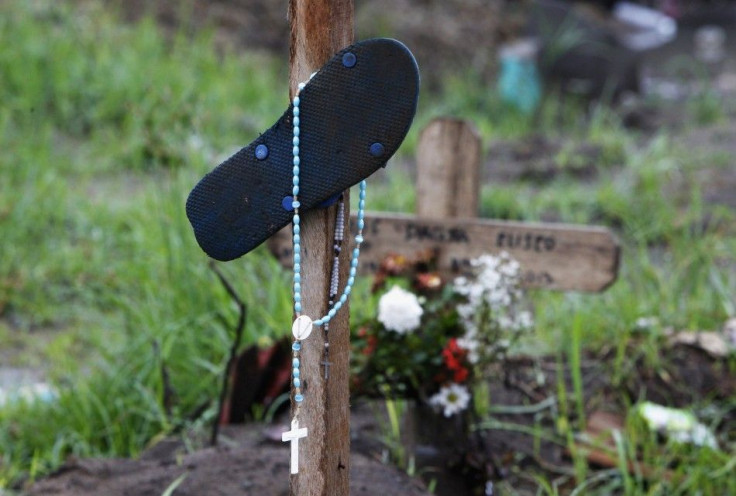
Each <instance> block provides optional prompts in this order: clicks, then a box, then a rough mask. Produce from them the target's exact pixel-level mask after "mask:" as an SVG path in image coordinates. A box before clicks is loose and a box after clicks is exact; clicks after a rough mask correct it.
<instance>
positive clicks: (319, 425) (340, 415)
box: [280, 0, 353, 496]
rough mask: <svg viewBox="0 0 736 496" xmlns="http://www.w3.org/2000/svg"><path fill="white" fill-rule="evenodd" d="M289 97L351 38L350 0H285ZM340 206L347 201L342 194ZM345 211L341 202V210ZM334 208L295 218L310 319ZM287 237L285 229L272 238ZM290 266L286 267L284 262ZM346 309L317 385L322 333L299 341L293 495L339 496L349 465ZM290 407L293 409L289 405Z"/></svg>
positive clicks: (320, 287) (321, 306)
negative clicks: (300, 431) (299, 430)
mask: <svg viewBox="0 0 736 496" xmlns="http://www.w3.org/2000/svg"><path fill="white" fill-rule="evenodd" d="M289 22H290V26H291V43H290V78H289V80H290V88H289V91H290V95H294V94H295V92H296V89H297V86H298V84H299V83H300V82H303V81H306V80H307V79H308V78H309V75H310V74H312V73H313V72H314V71H316V70H318V69H319V68H320V67H321V66H322V65H324V64H325V62H327V60H328V59H329V58H330V57H331V56H332V55H333V54H334V53H336V52H338V51H339V50H341V49H342V48H344V47H345V46H347V45H349V44H350V43H351V42H352V40H353V2H352V0H290V1H289ZM345 194H346V202H349V197H348V196H347V195H348V192H346V193H345ZM346 206H347V205H346ZM335 214H336V207H332V208H327V209H315V210H312V211H309V212H305V213H304V214H302V222H301V228H302V231H301V238H302V307H303V312H302V313H303V314H305V315H308V316H310V317H311V318H312V319H317V318H320V317H322V316H323V315H325V314H326V313H327V298H328V295H329V277H330V271H331V270H332V259H333V249H332V242H333V232H334V227H335ZM284 234H286V237H287V238H288V239H289V244H290V243H291V237H290V235H289V234H288V232H286V233H285V230H282V231H281V233H280V235H281V236H282V237H283V236H284ZM348 254H349V252H348V251H347V250H344V251H343V256H341V257H340V280H341V281H342V284H341V287H342V285H344V283H345V281H346V280H347V274H348V271H349V260H348ZM290 265H291V263H290ZM348 316H349V308H348V307H347V305H346V306H344V307H343V309H342V310H341V311H340V312H339V313H338V314H337V316H336V317H335V318H334V319H332V321H331V322H330V331H329V338H330V354H329V360H330V362H331V363H332V365H331V373H330V377H329V380H328V381H325V380H324V376H323V373H322V365H321V362H323V361H324V344H323V336H324V333H323V332H322V330H321V329H320V330H318V331H317V332H313V333H312V335H311V336H310V337H309V338H308V339H306V340H305V341H304V342H303V344H302V351H301V359H302V374H303V378H304V381H305V385H304V398H305V399H304V402H303V404H302V408H301V414H300V423H301V425H304V426H306V427H307V428H308V430H309V434H308V436H307V438H305V439H303V440H302V441H301V443H300V450H299V473H298V474H296V475H292V476H291V484H290V491H291V494H292V495H293V496H296V495H299V496H317V495H322V496H328V495H329V496H334V495H338V494H339V495H347V494H349V492H350V489H349V468H350V467H349V465H350V463H349V462H350V401H349V383H348V379H349V363H348V361H349V352H350V337H349V332H348V320H349V318H348ZM292 407H293V405H292Z"/></svg>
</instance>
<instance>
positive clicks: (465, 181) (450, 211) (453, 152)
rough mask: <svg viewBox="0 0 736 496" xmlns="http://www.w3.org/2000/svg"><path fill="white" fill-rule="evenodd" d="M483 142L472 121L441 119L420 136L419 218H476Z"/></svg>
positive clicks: (418, 172)
mask: <svg viewBox="0 0 736 496" xmlns="http://www.w3.org/2000/svg"><path fill="white" fill-rule="evenodd" d="M480 161H481V140H480V136H479V135H478V132H477V131H476V130H475V127H474V126H473V125H472V124H470V123H469V122H468V121H464V120H461V119H452V118H447V117H441V118H438V119H435V120H433V121H432V122H430V123H429V125H427V127H425V128H424V130H423V131H422V133H421V134H420V135H419V144H418V146H417V204H416V212H417V216H418V217H426V218H432V219H446V218H452V217H476V216H477V215H478V197H479V194H480Z"/></svg>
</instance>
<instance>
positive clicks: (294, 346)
mask: <svg viewBox="0 0 736 496" xmlns="http://www.w3.org/2000/svg"><path fill="white" fill-rule="evenodd" d="M291 349H292V350H294V351H299V350H301V349H302V345H301V343H299V342H298V341H294V342H293V343H292V344H291Z"/></svg>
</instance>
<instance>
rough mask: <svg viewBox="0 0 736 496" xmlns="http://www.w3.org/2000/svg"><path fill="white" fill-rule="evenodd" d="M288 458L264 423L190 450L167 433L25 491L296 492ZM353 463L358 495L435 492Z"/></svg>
mask: <svg viewBox="0 0 736 496" xmlns="http://www.w3.org/2000/svg"><path fill="white" fill-rule="evenodd" d="M288 462H289V449H288V446H287V445H286V444H285V443H282V442H280V441H272V440H269V436H267V435H266V434H265V433H264V427H263V425H256V424H251V425H248V426H244V427H237V428H235V427H232V426H231V427H227V428H225V429H224V432H223V436H222V440H221V442H220V446H219V447H216V448H206V449H202V450H199V451H195V452H192V453H186V449H185V447H184V445H183V443H182V442H180V441H175V440H166V441H162V442H161V443H159V444H157V445H156V446H154V447H153V448H151V449H150V450H149V451H147V452H146V453H145V454H144V455H143V456H141V457H140V459H137V460H129V459H85V460H70V461H69V462H67V463H66V464H65V465H64V466H63V467H62V468H61V469H59V470H58V471H57V472H56V473H55V474H54V475H52V476H50V477H48V478H46V479H44V480H42V481H41V482H39V483H38V484H36V485H34V486H33V487H32V488H31V489H30V490H29V492H27V493H26V494H27V495H28V496H99V495H105V496H161V494H163V493H164V492H165V491H166V489H167V488H169V487H171V486H172V485H174V484H176V482H177V481H179V480H180V481H181V482H180V484H179V485H178V486H177V487H176V491H175V492H174V493H173V494H176V495H177V496H203V495H207V496H218V495H223V496H225V495H227V496H233V495H253V496H280V495H288V494H289V465H288ZM350 463H351V467H350V493H351V494H357V495H360V494H363V495H375V494H380V495H381V496H423V495H428V494H430V493H429V492H428V491H426V490H425V489H423V487H422V486H421V485H420V483H419V482H418V481H417V480H414V479H411V478H410V477H409V476H407V475H406V474H404V473H402V472H400V471H398V470H397V469H395V468H393V467H391V466H389V465H384V464H382V463H380V462H379V461H376V460H375V459H372V458H369V457H368V456H365V455H361V454H356V453H353V456H352V458H351V460H350ZM180 478H181V479H180Z"/></svg>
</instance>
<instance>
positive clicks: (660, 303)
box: [0, 0, 736, 494]
mask: <svg viewBox="0 0 736 496" xmlns="http://www.w3.org/2000/svg"><path fill="white" fill-rule="evenodd" d="M0 41H3V42H4V44H5V45H6V46H12V49H8V50H3V51H0V101H2V102H3V104H2V105H0V178H1V180H0V237H1V241H0V359H2V360H3V363H2V365H6V366H8V365H12V366H15V367H34V368H36V367H38V368H41V369H43V370H44V371H45V372H46V373H47V375H48V377H49V379H50V380H51V381H52V382H53V383H54V385H55V386H56V387H57V388H58V390H59V397H58V400H56V401H55V402H52V403H48V404H42V403H33V404H24V403H16V404H12V405H9V406H6V407H3V408H0V453H2V455H0V489H2V488H4V487H5V488H7V487H12V486H14V485H17V484H18V483H20V482H22V481H24V480H26V479H33V478H35V477H38V476H41V475H43V474H45V473H48V471H49V470H52V469H53V468H55V467H57V466H58V465H59V464H60V463H62V462H63V460H64V459H65V457H66V456H68V455H69V454H76V455H79V456H100V455H101V456H128V455H135V454H137V453H139V452H141V451H142V450H143V449H145V447H146V446H148V445H149V444H150V443H151V442H152V441H154V440H156V439H159V438H160V437H162V436H165V435H167V434H169V433H174V432H178V431H181V430H183V429H187V428H189V427H195V428H196V427H197V426H200V425H202V423H204V422H206V421H208V420H211V418H212V417H213V415H214V403H213V401H214V398H215V397H216V393H217V381H218V379H219V377H220V374H221V373H222V370H223V367H224V364H225V360H226V355H227V350H228V347H229V345H230V339H231V336H230V331H231V328H232V325H233V323H234V321H235V319H236V308H235V307H234V306H233V304H232V302H231V301H230V300H229V298H228V296H227V294H226V292H225V291H224V290H223V289H222V288H221V287H220V285H219V283H218V282H217V280H216V278H215V277H214V275H213V274H212V273H211V271H210V270H209V269H208V268H207V258H206V256H205V255H204V254H203V253H202V252H201V251H200V249H199V248H198V247H197V246H196V243H195V242H194V239H193V236H192V234H191V231H190V228H189V225H188V223H187V221H186V218H185V216H184V208H183V207H184V201H185V198H186V195H187V193H188V191H189V190H190V189H191V187H192V186H193V184H195V182H196V181H197V180H198V178H199V177H201V175H202V174H204V173H205V172H206V171H208V170H210V169H211V167H212V166H213V165H214V164H216V163H217V162H218V160H219V159H221V158H222V157H224V156H226V155H227V154H228V153H229V152H231V151H233V150H234V149H236V148H237V147H239V146H242V145H244V144H246V143H248V142H250V141H251V140H252V139H253V138H254V137H255V136H257V134H258V133H259V132H262V131H263V130H264V129H266V128H267V127H268V126H269V125H270V123H271V122H273V120H274V119H275V118H276V117H277V116H278V115H280V113H281V112H282V111H283V109H284V108H285V106H286V104H287V87H286V81H287V78H286V74H287V67H286V61H284V60H275V59H270V58H267V57H265V56H261V55H259V56H256V55H253V54H250V53H234V52H231V51H227V50H224V51H223V50H216V49H215V46H214V42H213V37H212V33H211V32H210V31H207V30H205V31H197V32H196V33H194V34H192V33H189V32H187V33H186V34H185V33H183V32H179V33H173V34H170V35H168V36H166V35H164V34H163V33H162V32H161V31H160V29H159V28H158V27H157V26H156V25H155V24H154V23H153V22H152V21H150V20H146V21H143V22H141V23H138V24H134V25H129V24H124V23H121V22H120V21H119V19H118V17H117V16H116V14H115V13H114V12H112V13H111V12H110V11H109V10H108V9H103V8H102V6H101V5H100V4H97V3H94V2H85V3H84V6H83V7H71V6H69V5H66V4H63V5H62V4H59V3H54V4H53V5H52V4H50V3H48V2H26V1H21V0H9V1H6V2H3V3H1V4H0ZM490 91H491V90H489V89H488V88H487V87H484V86H483V85H482V84H481V82H480V81H478V80H477V79H474V78H473V77H458V78H457V79H454V80H451V81H449V82H448V84H447V86H446V88H445V90H444V92H442V93H440V94H434V95H430V94H423V95H422V97H421V101H420V111H419V115H418V117H417V122H416V125H415V126H414V127H413V129H412V131H411V132H410V135H409V137H408V139H407V142H406V144H405V145H404V146H403V147H402V149H401V150H400V152H399V154H398V157H397V159H395V160H396V161H397V162H401V163H404V162H409V161H410V159H411V157H413V156H414V152H415V149H416V142H417V136H418V131H419V130H420V129H421V127H422V126H423V125H424V124H426V123H427V122H428V121H429V120H430V119H431V118H432V117H434V116H437V115H443V114H448V113H450V114H452V115H455V116H459V117H465V118H470V119H472V120H473V121H474V122H475V123H476V125H477V126H478V129H479V131H480V133H481V135H482V136H483V138H484V143H485V145H486V148H487V151H488V152H489V153H492V151H493V150H492V149H491V148H489V143H490V142H491V141H492V140H494V139H508V138H514V137H520V136H527V135H529V134H531V133H542V134H544V135H545V136H552V137H562V136H564V137H565V139H567V140H569V141H568V142H567V143H568V144H567V145H566V146H564V147H563V149H562V150H561V151H560V152H559V154H558V155H557V156H556V157H555V160H556V161H557V162H558V163H559V164H560V166H561V167H562V169H565V168H567V169H574V168H576V167H579V165H580V164H579V157H577V156H576V155H575V149H576V148H575V147H576V145H578V144H580V143H588V144H593V145H596V146H598V147H599V148H600V150H601V156H600V163H599V164H598V165H597V169H596V173H597V180H596V181H591V182H588V181H585V182H583V181H578V180H575V179H574V178H572V177H571V176H570V175H568V174H565V173H562V174H560V175H559V177H557V178H555V179H554V180H553V181H551V182H550V183H549V184H544V185H540V184H534V183H531V182H523V181H522V182H517V183H513V184H504V185H494V184H491V185H484V186H483V191H482V202H481V203H482V205H481V211H482V214H483V215H484V216H489V217H496V218H509V219H525V220H539V219H543V218H549V217H552V218H556V219H559V220H561V221H564V222H578V223H596V224H604V225H608V226H610V227H612V228H614V229H615V230H616V232H617V235H618V236H619V238H620V240H621V242H622V245H623V250H624V251H623V253H624V257H623V263H622V267H621V273H620V276H619V280H618V282H617V283H616V284H615V285H614V286H613V287H611V288H610V289H609V290H608V291H607V292H605V293H603V294H597V295H581V294H560V293H551V292H541V291H539V292H534V293H533V294H532V298H533V301H534V306H535V309H536V321H537V332H536V334H535V336H534V339H533V342H527V343H522V346H524V347H526V348H527V349H533V350H535V351H536V352H545V353H560V356H562V355H564V354H566V355H567V360H568V363H571V364H573V365H574V364H576V363H577V364H578V365H579V360H580V356H579V354H580V353H582V350H584V349H586V350H587V349H593V350H595V349H600V348H603V347H606V346H613V348H614V349H617V350H619V351H618V355H617V358H616V360H614V363H613V364H612V367H614V368H615V372H616V374H618V375H619V376H622V375H624V374H626V373H627V370H628V368H627V364H628V360H629V359H630V357H627V356H626V345H627V343H628V342H629V339H630V338H631V335H632V329H633V328H634V324H635V322H636V320H637V319H638V318H639V317H642V316H652V315H653V316H657V317H658V319H659V321H660V323H661V326H662V327H669V326H671V327H674V328H676V329H715V328H717V327H719V326H720V325H721V324H722V323H723V321H724V320H725V319H726V318H727V317H728V316H734V314H735V313H736V309H735V308H734V301H736V271H735V270H734V256H733V253H736V238H735V237H734V235H733V228H732V226H733V223H734V212H733V211H730V210H728V209H724V208H714V207H711V206H708V205H706V204H704V202H703V201H702V200H701V196H702V192H701V186H700V185H699V184H698V183H697V181H696V178H697V175H696V172H697V170H698V168H699V167H701V165H702V163H703V157H702V156H701V155H699V152H695V151H692V150H688V149H687V148H685V147H684V146H681V145H679V144H678V143H677V141H676V140H675V139H673V138H672V137H671V136H670V135H668V134H666V133H662V134H661V135H659V136H657V137H655V138H653V139H649V140H646V141H645V144H644V145H642V142H643V140H642V139H641V137H639V136H636V135H634V134H632V133H630V132H628V131H626V130H625V129H623V127H622V126H621V124H620V123H619V122H618V120H617V118H616V117H615V115H614V114H613V113H611V112H610V111H608V110H605V109H604V108H601V109H599V110H596V111H594V112H593V113H592V114H591V115H590V116H589V117H588V118H585V119H583V118H581V117H580V115H581V113H580V111H579V110H580V108H578V107H576V106H575V105H568V104H563V103H560V102H557V101H555V100H553V99H549V100H548V101H546V102H545V104H544V106H543V107H542V108H541V110H540V111H539V112H538V114H537V115H534V116H525V115H522V114H519V113H516V112H513V111H511V110H509V109H508V108H506V107H504V105H503V104H502V103H500V102H499V101H498V100H497V99H496V98H494V97H492V96H489V93H490ZM712 98H713V96H712V95H707V97H703V99H702V100H696V101H694V102H692V104H691V105H692V110H691V111H692V112H693V113H694V114H695V116H696V117H697V118H698V119H700V120H702V121H703V122H712V121H713V120H718V119H720V118H721V117H722V116H721V115H720V114H719V113H718V112H717V108H718V107H717V105H714V103H713V101H712ZM716 159H717V160H720V162H724V160H725V159H724V157H723V156H718V157H716ZM411 177H412V176H411V171H410V170H407V168H401V167H396V170H393V169H392V167H389V168H388V169H387V170H386V172H382V173H381V177H379V178H376V180H375V181H372V189H371V191H369V205H370V207H371V208H372V209H378V210H380V209H386V210H397V211H411V210H413V205H414V190H413V186H412V184H411V181H412V180H411ZM683 185H684V186H683ZM704 217H709V218H711V219H712V220H716V221H718V222H711V223H710V224H709V225H707V226H706V225H704V224H703V223H702V219H703V218H704ZM723 226H731V227H730V228H728V227H726V228H724V227H723ZM222 269H223V270H224V271H225V272H226V273H227V275H228V277H229V278H230V279H231V280H232V281H233V284H234V285H235V287H236V289H237V290H238V291H239V292H240V294H241V295H242V296H243V299H244V300H245V301H246V302H247V303H248V305H249V310H250V311H249V318H248V325H247V329H246V336H245V340H244V345H248V344H252V343H256V342H262V341H267V340H269V339H273V338H275V337H277V336H279V335H282V334H283V333H284V332H285V329H288V321H289V318H290V292H289V284H288V282H287V279H288V277H287V275H286V274H285V273H284V272H283V271H282V270H281V269H280V268H279V267H278V266H277V264H276V263H275V261H274V260H273V259H272V258H271V257H270V256H269V255H268V254H267V252H266V250H265V249H259V250H257V251H256V252H254V253H253V254H251V255H249V256H247V257H245V258H243V259H241V260H238V261H236V262H232V263H229V264H223V265H222ZM362 288H363V289H359V290H358V291H356V293H358V295H360V294H365V293H366V292H367V289H366V288H367V284H363V285H362ZM353 306H354V312H355V313H356V314H357V315H361V314H366V313H367V312H368V311H369V309H368V306H367V305H361V299H360V298H356V299H355V300H354V302H353ZM571 316H575V318H574V319H573V318H571ZM658 344H659V341H657V339H655V338H652V340H651V341H650V342H649V343H648V344H647V345H646V347H645V348H644V350H643V352H644V353H647V354H648V356H649V357H650V359H651V360H652V362H656V359H657V356H658V350H657V346H658ZM163 370H165V371H166V372H167V373H168V375H169V377H170V380H171V387H172V389H173V391H174V392H175V394H174V396H173V397H168V396H166V395H165V394H164V382H163V373H162V371H163ZM581 390H582V388H581V387H580V386H579V384H576V385H575V388H574V390H573V391H561V392H560V394H561V395H562V394H564V395H571V396H572V397H574V402H573V403H571V405H572V408H570V410H569V411H567V412H566V413H565V415H564V417H565V418H564V420H565V422H566V425H568V428H569V429H573V426H575V427H578V426H579V425H578V424H576V422H581V421H582V420H581V419H580V417H581V415H582V414H581V413H580V412H581V410H582V407H583V404H584V400H585V399H584V398H582V397H581V395H582V392H581ZM733 406H734V405H733V404H732V405H731V406H730V408H733ZM724 408H725V407H724ZM200 409H203V411H204V413H202V414H201V415H199V416H195V415H194V412H196V411H198V410H200ZM567 417H569V418H567ZM394 434H396V433H394ZM545 435H551V436H556V435H557V433H552V434H549V433H547V434H545ZM625 438H626V439H625V440H624V441H622V443H623V444H622V445H621V450H620V457H621V459H622V463H625V461H626V459H627V457H632V456H633V455H632V453H634V452H641V451H642V450H643V451H644V452H647V449H648V450H649V452H651V453H652V455H651V456H652V458H651V459H650V460H647V463H649V464H650V465H653V466H666V464H667V463H668V462H669V461H670V459H668V458H667V456H663V455H661V454H657V453H655V451H656V450H654V449H653V448H652V447H651V446H650V444H651V440H649V439H647V438H646V436H645V434H644V433H642V432H641V431H640V430H637V428H636V426H635V425H633V424H632V426H631V427H630V429H627V432H626V436H625ZM561 442H563V443H565V442H567V440H566V439H561ZM730 442H731V445H728V446H727V449H726V450H725V451H724V452H722V453H711V452H708V453H705V452H702V451H698V450H696V451H693V452H688V453H684V454H683V453H680V452H678V456H684V457H685V458H684V459H685V460H687V464H686V465H685V466H688V467H692V471H691V472H689V473H683V474H682V477H681V478H680V479H678V483H677V486H676V489H675V490H673V492H670V493H667V494H686V493H687V492H688V491H689V490H692V489H693V488H699V487H701V485H702V487H703V488H707V489H708V490H709V491H710V490H712V492H711V493H712V494H726V493H728V492H734V488H733V482H729V477H728V471H726V470H724V469H723V467H729V466H731V467H732V466H733V463H734V462H733V459H734V458H733V457H734V455H733V453H734V450H733V439H731V440H730ZM647 443H650V444H649V445H648V444H647ZM647 446H649V448H647ZM576 468H577V469H578V476H579V480H578V483H579V484H580V486H581V487H584V488H588V487H590V488H597V489H596V490H598V491H599V492H597V493H594V492H590V493H586V494H608V493H606V492H605V489H601V488H606V487H607V488H609V489H610V488H611V487H614V486H615V487H616V490H619V489H621V488H623V491H624V492H625V493H627V494H664V492H662V491H660V492H657V490H655V489H652V488H647V487H645V485H644V482H643V479H641V478H638V479H637V478H631V479H629V478H627V477H628V476H624V475H622V472H620V471H619V472H617V475H615V476H613V475H611V477H610V478H605V477H604V476H603V475H600V474H597V475H595V474H596V473H595V472H593V471H591V470H588V469H587V468H586V467H584V466H582V465H580V466H576ZM594 477H598V478H597V479H594ZM585 484H587V486H585ZM546 487H549V488H550V489H548V490H547V489H543V488H546ZM552 487H553V486H552V485H551V484H549V483H548V482H547V481H541V480H540V488H542V489H540V491H542V492H544V491H545V490H546V491H552V489H551V488H552ZM670 489H671V488H670ZM586 490H587V489H586ZM591 491H592V489H591ZM663 491H664V490H663ZM707 492H708V491H706V493H707ZM582 493H583V492H581V494H582Z"/></svg>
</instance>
